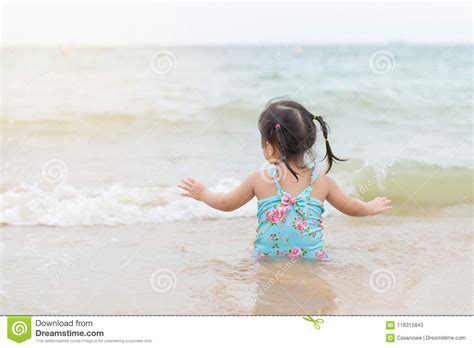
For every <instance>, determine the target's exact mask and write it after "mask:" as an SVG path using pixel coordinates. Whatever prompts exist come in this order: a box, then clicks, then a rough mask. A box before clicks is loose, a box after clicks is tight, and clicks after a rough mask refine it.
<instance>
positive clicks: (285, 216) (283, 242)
mask: <svg viewBox="0 0 474 348" xmlns="http://www.w3.org/2000/svg"><path fill="white" fill-rule="evenodd" d="M298 199H299V198H298ZM307 205H308V206H309V205H310V204H309V203H307ZM264 214H265V219H264V221H262V222H261V223H268V224H270V226H276V225H280V224H282V228H283V230H281V229H280V230H279V229H276V230H275V231H276V232H273V233H271V234H269V235H268V236H267V237H266V238H265V240H267V241H268V244H269V245H268V244H267V243H264V244H266V245H268V246H269V247H270V246H271V248H272V249H273V251H270V250H268V251H269V252H260V253H258V258H259V259H266V258H270V257H271V256H272V255H277V256H285V257H288V258H290V259H298V258H302V257H304V256H305V255H306V254H308V253H309V251H310V250H311V252H312V253H313V252H314V253H315V254H311V255H314V256H312V257H313V258H314V259H315V260H317V261H326V260H329V256H328V254H327V253H326V251H324V250H323V249H320V250H316V251H313V250H312V249H311V248H310V249H308V248H307V247H304V246H305V245H307V244H308V243H309V245H311V243H313V242H310V241H308V238H309V239H311V240H317V239H318V238H320V239H321V240H322V236H321V234H320V233H319V234H318V232H319V231H320V230H321V229H322V228H323V225H322V219H321V216H318V217H312V216H305V215H306V214H305V213H304V212H303V210H302V209H301V205H300V206H298V202H297V198H296V197H291V196H289V195H286V194H285V195H283V196H281V198H280V200H279V202H277V203H276V204H275V205H274V206H273V207H272V208H270V209H267V210H266V211H265V212H264ZM309 221H310V222H309ZM291 227H292V228H293V229H294V231H295V232H298V235H299V238H301V243H300V242H296V243H295V241H294V240H293V238H294V237H292V241H293V242H292V243H291V242H290V238H288V234H287V233H288V230H287V229H288V228H291ZM269 228H271V227H269ZM313 228H314V229H313ZM263 231H264V230H262V231H261V233H263ZM293 235H294V234H293ZM261 236H262V237H263V235H261ZM290 236H291V235H290ZM257 238H258V236H257ZM295 244H296V245H295ZM263 250H265V249H262V251H263Z"/></svg>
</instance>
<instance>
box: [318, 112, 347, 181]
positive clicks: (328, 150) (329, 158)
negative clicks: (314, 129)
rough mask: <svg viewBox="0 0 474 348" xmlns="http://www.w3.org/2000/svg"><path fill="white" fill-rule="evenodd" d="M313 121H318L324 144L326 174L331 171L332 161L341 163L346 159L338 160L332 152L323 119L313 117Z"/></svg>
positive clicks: (327, 129)
mask: <svg viewBox="0 0 474 348" xmlns="http://www.w3.org/2000/svg"><path fill="white" fill-rule="evenodd" d="M314 119H315V120H316V121H318V123H319V124H320V125H321V130H322V132H323V136H324V143H325V144H326V155H325V156H324V158H323V160H324V159H325V158H327V161H328V169H327V170H326V173H328V172H329V171H330V170H331V167H332V164H333V162H334V161H339V162H343V161H347V159H342V158H339V157H337V156H336V155H335V154H334V153H333V152H332V149H331V145H329V139H328V131H329V126H328V124H327V123H326V121H324V120H323V117H322V116H314Z"/></svg>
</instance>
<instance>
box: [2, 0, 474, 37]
mask: <svg viewBox="0 0 474 348" xmlns="http://www.w3.org/2000/svg"><path fill="white" fill-rule="evenodd" d="M1 29H2V45H4V46H8V45H67V44H76V45H98V46H104V45H173V46H178V45H273V44H285V43H292V44H293V43H297V44H302V45H303V44H372V43H399V42H402V43H424V44H436V43H442V44H460V43H461V44H462V43H467V44H472V4H471V3H470V2H460V3H456V2H452V1H451V2H439V1H438V2H426V1H425V2H415V3H414V2H407V1H403V2H391V1H390V2H369V3H367V2H365V3H362V2H355V1H351V2H350V3H338V2H309V1H304V2H294V1H293V2H282V1H264V2H252V3H250V2H248V1H242V2H229V1H224V2H199V1H193V2H188V3H182V2H179V3H177V2H159V3H156V2H152V1H144V2H140V3H123V2H121V3H120V4H114V3H112V2H100V3H97V2H89V1H84V2H82V3H73V2H71V1H66V0H63V1H62V2H61V3H46V2H42V1H36V2H35V3H26V2H23V1H15V2H8V1H7V2H6V3H4V4H3V8H2V26H1Z"/></svg>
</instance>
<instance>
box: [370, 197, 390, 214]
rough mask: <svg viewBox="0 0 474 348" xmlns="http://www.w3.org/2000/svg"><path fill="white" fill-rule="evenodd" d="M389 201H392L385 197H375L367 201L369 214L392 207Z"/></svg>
mask: <svg viewBox="0 0 474 348" xmlns="http://www.w3.org/2000/svg"><path fill="white" fill-rule="evenodd" d="M390 203H392V201H391V200H390V199H388V198H386V197H377V198H375V199H373V200H371V201H370V202H367V207H368V208H369V210H370V215H377V214H381V213H384V212H386V211H387V210H390V209H392V206H391V205H390Z"/></svg>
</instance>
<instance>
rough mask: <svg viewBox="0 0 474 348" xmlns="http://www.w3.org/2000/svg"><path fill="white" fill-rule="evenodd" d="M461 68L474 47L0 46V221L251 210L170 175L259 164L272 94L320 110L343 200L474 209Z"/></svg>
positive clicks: (220, 179)
mask: <svg viewBox="0 0 474 348" xmlns="http://www.w3.org/2000/svg"><path fill="white" fill-rule="evenodd" d="M472 63H473V57H472V46H406V45H387V46H382V47H376V46H345V47H336V46H334V47H332V46H327V47H326V46H321V47H320V46H315V47H299V46H296V45H286V46H281V47H277V46H275V47H209V48H203V47H202V48H192V47H180V48H176V47H156V48H155V47H147V48H131V47H112V48H87V47H76V46H74V45H71V46H68V47H59V48H54V47H51V48H34V47H31V48H3V49H2V68H1V69H2V104H1V115H0V126H1V142H2V180H1V188H0V223H4V224H8V225H50V226H77V225H79V226H80V225H117V224H135V223H164V222H170V221H181V220H194V219H208V218H211V219H213V218H233V217H250V216H253V215H254V214H255V212H256V204H255V201H253V202H251V203H249V204H247V205H246V206H245V207H243V208H241V209H239V210H238V211H236V212H233V213H221V212H217V211H215V210H213V209H211V208H208V207H206V206H204V205H203V204H201V203H199V202H194V201H191V200H189V199H185V198H183V197H181V196H179V191H178V190H177V189H176V184H177V183H178V182H179V180H180V179H181V178H185V177H193V178H195V179H197V180H200V181H202V182H204V183H205V184H207V185H208V186H209V187H212V188H213V189H215V190H220V191H226V190H229V189H231V188H232V187H235V186H236V185H238V183H239V182H240V181H241V180H242V179H243V178H244V177H245V176H246V175H248V174H249V173H251V172H253V171H255V170H259V169H260V168H261V167H262V165H264V159H263V156H262V153H261V148H260V139H259V134H258V129H257V118H258V115H259V113H260V112H261V111H262V109H263V108H264V106H265V104H266V102H267V101H268V100H270V99H271V98H274V97H281V96H286V97H291V98H294V99H296V100H298V101H300V102H302V103H303V104H304V105H306V106H307V107H308V108H309V109H310V110H312V111H313V113H315V114H319V115H323V116H324V117H325V119H326V120H327V122H328V123H329V125H330V127H331V134H330V141H331V145H332V146H333V149H334V151H335V153H336V154H337V155H339V156H341V157H345V158H348V159H349V161H348V162H345V163H344V164H339V165H336V166H335V167H334V169H333V171H332V172H331V175H333V177H334V178H335V179H336V180H337V181H338V182H339V184H340V185H341V186H342V187H343V188H344V189H345V190H346V191H347V192H349V193H350V194H352V195H354V196H357V197H359V198H362V199H371V198H373V197H375V196H379V195H385V196H388V197H390V198H392V200H393V202H394V214H419V213H420V211H421V210H422V211H425V210H429V209H438V210H443V209H456V207H457V206H462V205H472V192H473V190H472V179H473V157H472V126H473V124H472V121H473V118H472V91H473V70H472V67H473V64H472ZM319 139H321V137H319ZM314 153H315V155H316V157H317V158H318V159H319V160H320V159H322V157H323V156H324V147H323V146H322V142H321V141H318V142H317V144H316V146H315V148H314ZM318 166H319V168H320V170H321V171H324V162H321V163H319V162H318ZM328 208H329V209H328V212H329V214H336V212H334V211H333V210H331V209H330V207H328Z"/></svg>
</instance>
